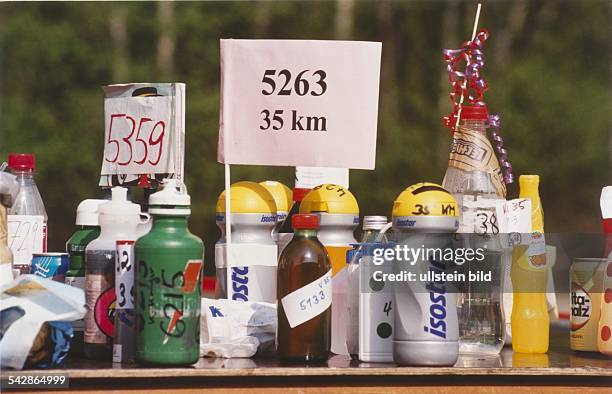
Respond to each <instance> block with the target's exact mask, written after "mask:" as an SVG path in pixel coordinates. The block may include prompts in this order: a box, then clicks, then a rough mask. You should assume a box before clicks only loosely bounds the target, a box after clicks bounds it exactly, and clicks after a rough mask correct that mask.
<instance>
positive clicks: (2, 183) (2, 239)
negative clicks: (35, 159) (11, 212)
mask: <svg viewBox="0 0 612 394" xmlns="http://www.w3.org/2000/svg"><path fill="white" fill-rule="evenodd" d="M1 167H2V166H0V286H1V285H4V284H6V283H9V282H12V281H13V253H12V252H11V249H10V247H9V240H8V234H9V230H8V218H7V210H8V208H10V207H11V206H12V205H13V203H14V198H15V197H17V195H18V194H19V183H18V182H17V177H16V176H15V175H12V174H9V173H7V172H4V171H2V168H1Z"/></svg>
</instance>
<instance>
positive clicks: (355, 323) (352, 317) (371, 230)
mask: <svg viewBox="0 0 612 394" xmlns="http://www.w3.org/2000/svg"><path fill="white" fill-rule="evenodd" d="M386 225H387V217H386V216H364V218H363V234H362V236H361V242H360V243H359V244H358V245H359V246H357V248H356V251H355V253H351V256H352V258H351V259H350V260H349V261H348V263H349V266H348V300H347V303H346V304H347V307H348V311H347V314H348V322H347V323H346V326H347V332H346V345H347V348H348V351H349V354H350V355H351V357H353V358H357V355H358V354H359V261H360V259H361V248H360V245H362V244H364V243H375V242H376V243H383V244H385V243H387V242H388V241H387V236H386V235H385V234H380V230H382V229H383V227H385V226H386ZM347 256H348V253H347Z"/></svg>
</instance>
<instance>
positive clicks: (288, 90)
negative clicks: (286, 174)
mask: <svg viewBox="0 0 612 394" xmlns="http://www.w3.org/2000/svg"><path fill="white" fill-rule="evenodd" d="M381 48H382V44H381V43H378V42H357V41H305V40H221V112H220V125H219V146H218V151H217V159H218V161H219V162H221V163H226V164H255V165H279V166H298V165H299V166H317V167H320V166H324V167H343V168H360V169H374V166H375V156H376V128H377V121H378V90H379V77H380V56H381Z"/></svg>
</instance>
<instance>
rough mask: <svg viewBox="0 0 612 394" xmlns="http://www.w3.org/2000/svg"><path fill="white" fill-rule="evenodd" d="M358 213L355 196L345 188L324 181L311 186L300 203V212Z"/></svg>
mask: <svg viewBox="0 0 612 394" xmlns="http://www.w3.org/2000/svg"><path fill="white" fill-rule="evenodd" d="M313 212H326V213H331V214H352V215H359V205H358V204H357V200H356V199H355V196H353V194H352V193H351V192H350V191H349V190H348V189H346V188H344V187H342V186H338V185H333V184H331V183H326V184H323V185H319V186H317V187H315V188H313V189H312V190H311V191H309V192H308V194H307V195H306V197H304V199H303V200H302V202H301V203H300V213H313Z"/></svg>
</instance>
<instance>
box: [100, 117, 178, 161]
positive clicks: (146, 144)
mask: <svg viewBox="0 0 612 394" xmlns="http://www.w3.org/2000/svg"><path fill="white" fill-rule="evenodd" d="M115 118H125V119H126V120H127V121H128V123H129V124H131V131H130V133H129V134H128V135H127V136H125V137H123V138H119V139H117V138H113V132H114V131H116V130H115V129H113V122H114V121H115ZM147 122H153V120H152V119H149V118H141V119H140V121H139V122H138V131H136V119H134V118H133V117H131V116H129V115H126V114H112V115H111V118H110V125H109V127H108V139H107V141H106V143H107V144H108V145H109V146H110V145H113V144H114V145H115V146H116V149H115V155H114V157H112V158H109V157H106V158H105V160H106V161H108V162H109V163H117V164H118V165H120V166H127V165H129V164H130V163H134V164H139V165H142V164H145V162H147V161H148V163H149V164H150V165H153V166H156V165H157V164H158V163H159V161H160V160H161V157H162V154H163V150H164V145H163V141H164V136H165V134H166V123H165V122H164V121H163V120H160V121H158V122H157V123H155V124H154V125H153V127H152V128H151V133H150V134H149V140H148V141H147V140H146V139H144V138H141V133H142V132H143V125H144V124H145V123H147ZM134 133H136V139H135V140H134V141H132V136H133V135H134ZM156 134H157V136H156ZM155 136H156V137H155ZM120 140H121V141H123V142H124V143H123V144H120V143H119V141H120ZM132 142H134V143H135V144H138V143H140V144H141V145H142V147H143V155H142V157H134V156H135V155H134V149H133V148H132ZM156 145H159V149H158V150H157V157H156V158H155V159H154V160H153V158H152V157H149V148H152V147H154V146H156ZM122 146H126V147H125V149H127V150H128V152H129V153H128V155H127V159H126V160H124V161H119V162H117V160H118V159H119V156H120V153H121V150H122Z"/></svg>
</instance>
